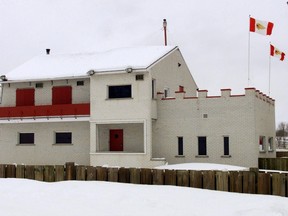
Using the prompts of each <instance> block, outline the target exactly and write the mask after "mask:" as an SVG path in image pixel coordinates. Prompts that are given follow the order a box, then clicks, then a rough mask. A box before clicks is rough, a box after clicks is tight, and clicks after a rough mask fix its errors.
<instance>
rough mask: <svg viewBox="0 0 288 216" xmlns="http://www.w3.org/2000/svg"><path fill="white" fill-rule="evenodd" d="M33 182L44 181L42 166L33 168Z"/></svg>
mask: <svg viewBox="0 0 288 216" xmlns="http://www.w3.org/2000/svg"><path fill="white" fill-rule="evenodd" d="M35 180H37V181H44V168H43V166H35Z"/></svg>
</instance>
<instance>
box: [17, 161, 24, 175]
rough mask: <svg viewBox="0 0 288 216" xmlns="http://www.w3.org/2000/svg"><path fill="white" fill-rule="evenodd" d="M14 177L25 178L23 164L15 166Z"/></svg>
mask: <svg viewBox="0 0 288 216" xmlns="http://www.w3.org/2000/svg"><path fill="white" fill-rule="evenodd" d="M16 178H25V165H23V164H19V165H17V166H16Z"/></svg>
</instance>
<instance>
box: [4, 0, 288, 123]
mask: <svg viewBox="0 0 288 216" xmlns="http://www.w3.org/2000/svg"><path fill="white" fill-rule="evenodd" d="M249 15H251V16H252V17H254V18H256V19H259V20H265V21H271V22H273V23H274V29H273V33H272V35H271V36H262V35H260V34H256V33H250V54H251V58H250V85H249V87H255V88H256V89H259V90H260V91H262V92H263V93H264V94H266V95H268V94H269V42H271V43H272V44H273V45H274V46H275V47H277V48H279V49H280V50H281V51H283V52H285V53H286V54H287V56H286V59H285V61H284V62H281V61H279V59H277V58H273V57H272V58H271V71H270V72H271V79H270V97H272V98H273V99H275V100H276V122H277V123H278V122H281V121H286V122H288V114H287V113H288V103H287V96H288V85H287V84H286V83H287V80H286V79H287V77H288V67H287V65H288V5H287V3H286V1H284V0H241V1H235V0H234V1H232V0H0V47H1V49H0V59H1V60H0V62H1V63H0V74H6V73H7V72H9V71H10V70H12V69H13V68H15V67H17V66H18V65H20V64H22V63H24V62H25V61H27V60H29V59H30V58H32V57H34V56H36V55H39V54H43V53H44V52H45V49H46V48H51V53H52V54H53V53H57V54H58V53H70V52H73V53H74V52H87V51H88V52H90V51H105V50H109V49H113V48H118V47H125V46H134V45H135V46H138V45H162V44H163V43H164V42H163V31H162V20H163V19H164V18H166V19H167V22H168V44H169V45H177V46H179V47H180V50H181V52H182V54H183V56H184V58H185V60H186V62H187V64H188V65H189V68H190V71H191V73H192V75H193V77H194V79H195V81H196V83H197V84H198V86H199V88H200V89H207V90H208V95H219V94H220V89H221V88H231V89H232V94H243V93H244V88H246V87H248V36H249V31H248V29H249Z"/></svg>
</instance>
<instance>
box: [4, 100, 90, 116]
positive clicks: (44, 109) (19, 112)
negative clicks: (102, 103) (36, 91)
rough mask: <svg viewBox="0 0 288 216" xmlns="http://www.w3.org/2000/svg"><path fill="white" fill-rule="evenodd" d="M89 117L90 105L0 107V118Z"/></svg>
mask: <svg viewBox="0 0 288 216" xmlns="http://www.w3.org/2000/svg"><path fill="white" fill-rule="evenodd" d="M81 115H85V116H87V115H90V104H89V103H87V104H60V105H41V106H18V107H0V118H26V117H32V118H33V117H51V116H57V117H64V116H81Z"/></svg>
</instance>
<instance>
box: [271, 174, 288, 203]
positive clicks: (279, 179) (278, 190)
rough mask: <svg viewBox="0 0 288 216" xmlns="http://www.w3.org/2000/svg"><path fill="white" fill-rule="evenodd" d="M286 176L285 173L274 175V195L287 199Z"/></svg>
mask: <svg viewBox="0 0 288 216" xmlns="http://www.w3.org/2000/svg"><path fill="white" fill-rule="evenodd" d="M285 183H286V176H285V174H283V173H272V195H278V196H284V197H285V193H286V191H285V189H286V186H285Z"/></svg>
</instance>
